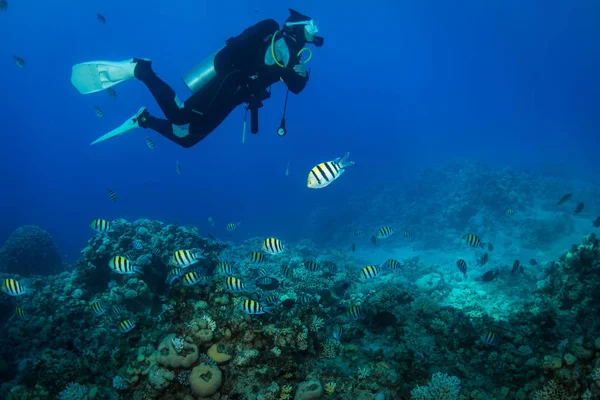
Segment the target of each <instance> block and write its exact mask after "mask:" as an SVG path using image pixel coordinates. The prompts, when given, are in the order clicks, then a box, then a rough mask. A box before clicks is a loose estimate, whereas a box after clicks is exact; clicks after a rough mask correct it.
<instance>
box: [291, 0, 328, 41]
mask: <svg viewBox="0 0 600 400" xmlns="http://www.w3.org/2000/svg"><path fill="white" fill-rule="evenodd" d="M289 10H290V16H289V17H288V18H287V19H286V20H285V24H284V25H283V32H285V33H286V34H287V35H288V36H291V37H292V38H294V40H296V42H297V43H298V44H299V45H300V46H303V45H304V44H305V43H313V44H314V45H315V46H317V47H321V46H323V42H324V41H325V39H323V38H322V37H321V36H317V33H318V32H319V28H317V24H315V21H314V20H313V19H312V18H311V17H309V16H306V15H302V14H300V13H299V12H297V11H295V10H292V9H291V8H290V9H289Z"/></svg>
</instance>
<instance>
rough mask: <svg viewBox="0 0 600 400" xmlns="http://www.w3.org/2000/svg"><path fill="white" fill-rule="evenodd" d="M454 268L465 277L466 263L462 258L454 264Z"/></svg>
mask: <svg viewBox="0 0 600 400" xmlns="http://www.w3.org/2000/svg"><path fill="white" fill-rule="evenodd" d="M456 266H457V267H458V270H459V271H460V272H462V274H463V275H467V262H466V261H465V260H463V259H462V258H460V259H459V260H458V261H457V262H456Z"/></svg>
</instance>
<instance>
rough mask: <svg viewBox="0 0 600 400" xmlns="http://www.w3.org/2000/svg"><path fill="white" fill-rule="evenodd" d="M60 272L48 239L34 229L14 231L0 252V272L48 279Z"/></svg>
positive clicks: (56, 249)
mask: <svg viewBox="0 0 600 400" xmlns="http://www.w3.org/2000/svg"><path fill="white" fill-rule="evenodd" d="M63 269H64V266H63V264H62V260H61V257H60V253H59V250H58V247H57V246H56V244H55V243H54V239H52V236H50V234H49V233H48V232H46V231H45V230H43V229H42V228H40V227H39V226H36V225H25V226H21V227H19V228H17V229H16V230H15V231H14V232H13V233H12V234H11V235H10V236H9V238H8V239H7V240H6V242H5V243H4V245H3V246H2V247H1V248H0V272H4V273H12V274H19V275H20V276H29V275H50V274H55V273H57V272H60V271H61V270H63Z"/></svg>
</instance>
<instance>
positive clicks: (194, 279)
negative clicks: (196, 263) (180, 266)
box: [181, 271, 205, 286]
mask: <svg viewBox="0 0 600 400" xmlns="http://www.w3.org/2000/svg"><path fill="white" fill-rule="evenodd" d="M204 278H205V276H204V275H201V274H200V273H198V271H189V272H186V273H185V275H183V276H182V277H181V282H183V284H184V285H185V286H194V285H195V284H197V283H199V282H201V281H202V280H205V279H204Z"/></svg>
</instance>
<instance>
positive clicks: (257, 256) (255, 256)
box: [248, 251, 265, 264]
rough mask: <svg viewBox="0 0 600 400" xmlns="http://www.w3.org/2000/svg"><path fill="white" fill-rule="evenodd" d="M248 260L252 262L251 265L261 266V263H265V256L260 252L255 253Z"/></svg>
mask: <svg viewBox="0 0 600 400" xmlns="http://www.w3.org/2000/svg"><path fill="white" fill-rule="evenodd" d="M248 259H249V260H250V262H251V263H254V264H260V263H261V262H263V261H265V255H264V254H263V253H261V252H260V251H253V252H252V253H250V255H249V256H248Z"/></svg>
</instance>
